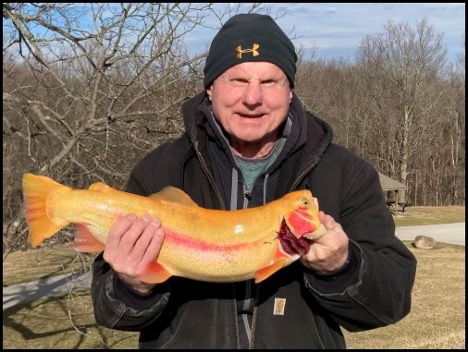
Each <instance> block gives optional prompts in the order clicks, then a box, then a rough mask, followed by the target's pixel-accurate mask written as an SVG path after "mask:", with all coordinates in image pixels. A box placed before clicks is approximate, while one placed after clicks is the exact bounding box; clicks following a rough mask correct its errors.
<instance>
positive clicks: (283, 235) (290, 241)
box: [278, 219, 312, 256]
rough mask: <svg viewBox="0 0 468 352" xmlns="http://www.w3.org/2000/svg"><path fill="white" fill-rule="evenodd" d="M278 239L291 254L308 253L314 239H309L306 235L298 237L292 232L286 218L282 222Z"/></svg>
mask: <svg viewBox="0 0 468 352" xmlns="http://www.w3.org/2000/svg"><path fill="white" fill-rule="evenodd" d="M278 239H279V241H280V243H281V247H282V248H283V250H284V251H285V252H286V253H287V254H289V255H291V256H294V255H303V254H306V253H307V252H308V251H309V247H310V245H311V244H312V240H309V239H307V238H306V237H305V235H304V236H301V237H300V238H297V237H296V236H295V235H294V234H293V233H292V232H291V230H290V228H289V227H288V224H287V223H286V220H284V219H283V221H282V222H281V227H280V231H279V233H278Z"/></svg>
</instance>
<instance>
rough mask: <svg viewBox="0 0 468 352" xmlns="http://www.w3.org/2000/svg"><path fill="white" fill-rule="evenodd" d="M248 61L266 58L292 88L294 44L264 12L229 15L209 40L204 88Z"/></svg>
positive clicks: (294, 63)
mask: <svg viewBox="0 0 468 352" xmlns="http://www.w3.org/2000/svg"><path fill="white" fill-rule="evenodd" d="M252 61H266V62H271V63H272V64H275V65H276V66H278V67H279V68H281V69H282V70H283V72H284V73H285V74H286V76H287V77H288V79H289V82H290V83H291V86H292V87H294V81H295V74H296V61H297V55H296V51H295V49H294V45H293V43H292V42H291V40H289V38H288V37H287V35H286V34H285V33H284V32H283V31H282V30H281V28H280V27H279V26H278V25H277V24H276V22H275V21H274V20H273V19H272V18H271V17H270V16H267V15H259V14H240V15H236V16H233V17H231V18H230V19H229V20H228V21H227V22H226V23H225V24H224V25H223V27H222V28H221V29H220V30H219V32H218V33H217V34H216V36H215V37H214V39H213V41H212V42H211V46H210V51H209V52H208V57H207V58H206V63H205V69H204V74H205V78H204V80H203V83H204V85H205V88H207V87H208V86H209V85H210V84H211V83H212V82H213V81H214V80H215V79H216V78H217V77H218V76H219V75H220V74H222V73H223V72H224V71H226V70H227V69H228V68H230V67H232V66H234V65H237V64H240V63H243V62H252Z"/></svg>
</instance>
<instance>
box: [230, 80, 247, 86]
mask: <svg viewBox="0 0 468 352" xmlns="http://www.w3.org/2000/svg"><path fill="white" fill-rule="evenodd" d="M231 82H232V83H233V84H234V85H236V86H244V85H246V84H247V83H248V81H247V80H246V79H242V78H234V79H233V80H231Z"/></svg>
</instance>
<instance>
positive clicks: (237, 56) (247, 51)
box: [236, 43, 260, 59]
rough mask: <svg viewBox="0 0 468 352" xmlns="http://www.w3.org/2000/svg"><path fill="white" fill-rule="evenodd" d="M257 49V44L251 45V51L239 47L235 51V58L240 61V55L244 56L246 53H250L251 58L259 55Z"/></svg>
mask: <svg viewBox="0 0 468 352" xmlns="http://www.w3.org/2000/svg"><path fill="white" fill-rule="evenodd" d="M258 48H260V44H257V43H254V44H253V46H252V49H242V47H241V46H240V45H239V46H238V47H237V48H236V51H237V54H236V58H238V59H242V54H246V53H252V56H258V55H260V54H259V52H258V50H257V49H258Z"/></svg>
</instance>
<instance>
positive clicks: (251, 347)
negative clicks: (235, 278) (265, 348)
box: [249, 285, 260, 350]
mask: <svg viewBox="0 0 468 352" xmlns="http://www.w3.org/2000/svg"><path fill="white" fill-rule="evenodd" d="M259 291H260V286H258V285H257V287H256V293H255V301H254V310H253V313H252V325H251V326H250V341H249V350H252V349H253V345H254V340H255V336H254V335H255V324H256V322H257V299H258V297H259V294H258V292H259Z"/></svg>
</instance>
